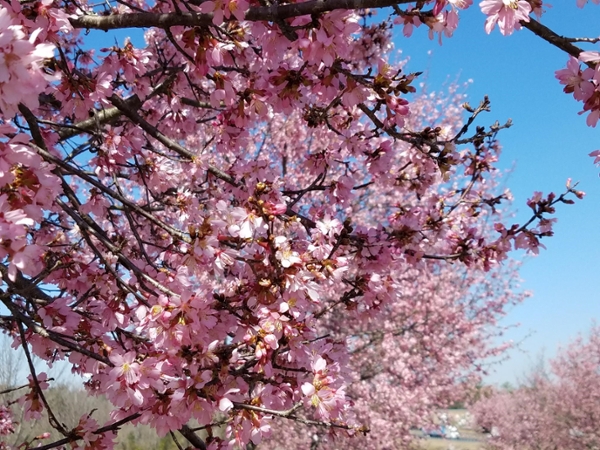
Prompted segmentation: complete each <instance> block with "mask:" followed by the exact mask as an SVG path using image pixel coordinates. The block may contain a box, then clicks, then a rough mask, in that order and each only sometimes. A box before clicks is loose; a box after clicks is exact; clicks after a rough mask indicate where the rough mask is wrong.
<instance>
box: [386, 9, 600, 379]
mask: <svg viewBox="0 0 600 450" xmlns="http://www.w3.org/2000/svg"><path fill="white" fill-rule="evenodd" d="M475 3H476V4H477V3H478V2H477V1H476V2H475ZM552 3H553V7H552V8H548V11H547V13H546V14H545V15H544V16H543V17H542V23H544V24H545V25H547V26H549V27H550V28H552V29H553V30H554V31H556V32H557V33H558V34H562V35H565V36H569V37H582V36H588V37H594V36H598V35H600V7H599V6H595V5H593V4H592V5H588V6H586V7H585V8H584V9H578V8H576V6H575V0H560V1H555V2H552ZM484 19H485V16H484V15H483V14H482V13H481V12H480V11H479V8H478V7H477V6H476V5H474V6H473V7H472V8H471V9H470V10H468V11H466V12H463V14H462V15H461V23H460V25H459V28H458V30H457V31H456V32H455V35H454V36H453V37H452V38H450V39H446V38H445V39H444V41H443V45H442V46H440V45H439V44H438V42H437V39H436V40H434V41H430V40H429V39H428V36H427V29H426V28H425V27H421V28H419V29H417V30H415V33H414V34H413V36H412V37H411V38H408V39H407V38H404V37H403V36H402V35H401V30H400V29H399V28H398V29H397V30H396V33H395V34H396V37H395V39H394V42H395V45H396V48H397V49H401V50H402V54H403V56H405V57H410V62H409V63H408V67H407V70H408V71H411V72H415V71H422V70H427V71H428V85H429V89H430V90H435V89H439V88H440V87H441V86H442V83H443V82H444V81H447V80H448V79H455V78H456V76H457V75H460V80H461V81H466V80H468V79H472V80H473V83H472V85H471V87H470V88H469V90H468V92H467V93H468V95H469V99H470V102H471V104H473V105H476V104H477V103H478V101H479V100H480V99H481V98H482V97H483V95H488V96H489V97H490V99H491V102H492V112H491V113H488V114H486V116H485V117H484V118H483V120H481V121H480V123H481V124H483V123H484V121H485V122H486V123H492V122H493V121H495V120H496V119H497V120H499V121H500V122H501V123H503V122H504V121H505V120H506V119H508V118H512V119H513V122H514V126H513V127H512V128H510V129H509V130H505V131H503V132H502V134H501V135H500V141H501V143H502V145H503V149H504V150H503V153H502V159H501V166H502V167H504V168H510V167H512V165H513V164H515V170H514V171H513V173H512V174H511V175H510V177H509V179H508V181H507V186H508V187H509V188H510V189H511V190H512V192H513V194H514V197H515V201H514V206H515V208H517V217H516V219H515V220H519V219H521V220H522V219H523V218H524V217H525V215H526V214H527V213H528V208H527V206H526V205H525V201H526V199H527V198H528V197H529V196H530V195H531V194H532V193H533V191H536V190H541V191H543V192H544V193H548V192H550V191H554V192H557V193H560V192H562V189H563V187H564V184H565V181H566V179H567V178H569V177H570V178H572V179H573V180H574V181H579V182H580V184H579V188H580V189H582V190H583V191H585V192H586V194H587V195H586V197H585V199H584V200H583V201H578V202H577V203H576V204H575V205H561V206H560V207H559V208H558V212H557V215H556V217H557V218H558V223H557V225H556V227H555V236H554V237H552V238H548V239H546V240H544V241H543V243H544V244H545V245H546V247H547V250H545V251H542V252H541V253H540V256H538V257H537V258H528V259H527V260H526V262H525V264H524V265H523V268H522V270H521V276H522V278H523V279H524V283H523V287H524V288H525V289H527V290H532V291H533V293H534V297H533V298H530V299H528V300H527V301H526V302H525V303H524V304H522V305H520V306H518V307H516V308H514V309H513V310H511V312H510V313H509V315H508V316H507V317H506V319H505V320H504V323H505V324H513V323H520V324H521V326H520V327H519V328H518V329H515V330H511V331H510V332H509V333H508V334H507V335H506V336H505V337H507V338H508V339H513V340H514V341H522V342H521V343H520V345H519V348H518V349H515V350H514V351H512V352H511V353H510V356H511V358H510V359H509V360H507V361H504V362H502V363H501V364H499V365H497V366H495V373H494V374H492V375H491V376H489V377H488V379H487V381H488V382H492V383H503V382H505V381H508V382H511V383H514V382H515V381H516V380H517V379H518V377H519V376H521V375H522V374H523V373H524V372H525V371H526V370H528V369H529V368H530V367H531V366H532V365H533V364H534V363H535V362H536V361H537V360H538V357H539V355H540V354H541V353H542V352H543V353H544V355H545V356H546V357H551V356H552V355H553V354H555V352H556V349H557V347H558V346H559V345H560V344H565V343H567V342H568V341H569V339H571V338H572V337H574V336H575V335H576V334H577V333H579V332H585V331H586V330H587V329H588V328H589V327H590V325H591V323H592V321H593V320H594V319H595V320H600V293H599V290H598V281H599V280H600V274H599V272H600V270H599V269H600V178H599V177H598V174H599V173H600V168H598V167H595V166H594V165H593V164H592V158H590V157H589V156H588V153H589V152H591V151H593V150H596V149H600V128H590V127H588V126H586V124H585V115H583V116H579V115H578V114H577V113H578V112H579V111H580V110H581V109H582V104H581V103H578V102H576V101H575V100H574V99H573V98H572V97H571V96H568V95H566V94H564V93H563V92H562V87H561V86H560V85H559V83H558V81H557V80H556V79H555V78H554V71H555V70H557V69H561V68H563V67H564V66H565V65H566V61H567V58H568V57H567V55H566V54H564V53H563V52H561V51H560V50H558V49H556V48H555V47H552V46H551V45H550V44H548V43H546V42H545V41H542V40H541V39H540V38H538V37H537V36H535V35H533V34H532V33H531V32H529V31H528V30H526V29H523V30H521V31H519V32H515V33H514V34H513V35H512V36H506V37H505V36H502V35H501V34H500V33H499V31H498V30H497V29H496V30H494V32H493V33H492V34H491V35H487V34H486V33H485V32H484V30H483V23H484ZM592 48H593V47H588V49H592ZM594 49H595V50H600V46H599V45H598V44H596V46H595V48H594ZM430 51H431V54H429V52H430ZM524 338H525V339H524ZM523 339H524V340H523Z"/></svg>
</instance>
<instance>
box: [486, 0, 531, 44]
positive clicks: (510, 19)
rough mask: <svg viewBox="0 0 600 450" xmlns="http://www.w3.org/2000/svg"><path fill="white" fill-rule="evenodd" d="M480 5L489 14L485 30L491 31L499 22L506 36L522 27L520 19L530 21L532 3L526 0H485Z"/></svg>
mask: <svg viewBox="0 0 600 450" xmlns="http://www.w3.org/2000/svg"><path fill="white" fill-rule="evenodd" d="M479 7H480V8H481V11H482V12H483V13H484V14H486V15H487V16H488V18H487V19H486V21H485V31H486V32H487V33H488V34H489V33H491V32H492V30H493V29H494V26H495V25H496V23H498V27H499V28H500V32H501V33H502V34H503V35H505V36H508V35H510V34H512V32H513V31H514V30H518V29H520V28H521V25H520V24H519V21H520V20H522V21H524V22H529V13H530V12H531V5H530V4H529V3H528V2H526V1H524V0H483V1H482V2H481V3H479Z"/></svg>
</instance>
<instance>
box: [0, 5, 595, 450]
mask: <svg viewBox="0 0 600 450" xmlns="http://www.w3.org/2000/svg"><path fill="white" fill-rule="evenodd" d="M584 3H585V2H584ZM470 6H472V2H470V1H459V0H455V1H445V0H437V1H435V2H433V1H420V2H417V3H416V4H414V2H413V3H411V2H408V1H405V0H400V1H387V0H361V1H358V0H343V1H341V0H327V1H307V2H297V3H278V2H275V3H272V2H270V1H269V0H265V1H252V2H247V1H246V0H230V1H216V0H215V1H212V0H209V1H197V0H190V1H186V2H179V1H176V0H175V1H171V2H167V1H160V2H148V3H146V2H144V1H133V2H127V1H124V0H123V1H119V2H117V3H115V4H114V5H110V4H107V5H106V6H104V5H94V4H87V3H85V2H79V1H73V0H65V1H60V0H56V1H50V0H42V1H39V2H27V1H24V2H16V1H15V2H12V3H8V2H6V1H4V0H1V1H0V22H1V24H2V26H0V90H1V93H0V94H1V95H0V111H1V112H0V212H1V214H0V253H1V256H0V257H1V258H2V261H1V262H0V275H1V277H2V291H1V295H0V300H1V301H2V304H3V305H4V306H3V307H4V309H3V312H2V315H1V316H0V326H1V327H2V329H3V331H4V332H6V333H7V334H8V335H9V336H11V337H12V338H13V340H14V345H15V346H22V347H23V350H24V352H25V356H26V358H27V361H28V366H29V371H30V378H29V382H28V386H27V387H26V388H24V389H25V390H26V391H27V392H26V393H25V394H24V395H23V397H22V403H23V405H24V406H25V410H26V411H25V416H26V418H27V417H31V418H37V417H40V415H41V412H42V411H44V410H45V411H46V412H47V414H48V417H49V426H51V427H52V428H54V429H56V430H57V431H58V432H59V433H60V434H61V435H62V436H64V438H62V439H60V440H58V441H54V442H49V443H44V444H42V446H41V447H38V448H42V449H46V448H54V447H59V446H64V445H65V444H70V445H72V446H74V447H83V448H97V449H101V448H111V446H112V445H113V439H114V436H115V434H116V433H117V431H118V429H119V427H120V426H121V425H122V424H125V423H130V422H131V423H134V424H150V425H151V426H153V427H154V428H156V430H157V431H158V432H159V433H160V434H161V435H164V434H167V433H169V432H175V431H177V432H179V433H180V434H181V435H183V437H184V438H185V439H186V440H187V441H188V442H189V444H190V445H191V446H193V447H195V448H201V449H204V448H225V447H232V446H240V447H241V446H244V445H246V444H249V443H250V442H252V443H253V444H254V445H256V444H258V443H260V441H261V439H262V438H263V437H266V436H268V435H269V434H270V433H271V428H272V424H273V423H274V420H275V419H277V420H278V422H277V423H278V424H279V425H278V427H284V426H285V425H282V421H283V422H286V423H292V424H293V423H302V424H304V425H311V426H319V427H320V429H321V430H327V432H328V433H336V434H338V435H341V436H343V435H344V433H345V435H360V434H363V433H365V432H367V430H368V428H369V427H370V426H373V427H375V426H377V423H378V422H381V421H382V420H384V418H387V419H392V420H396V419H397V420H399V421H400V423H399V424H398V427H397V428H396V429H395V431H394V433H397V434H395V435H394V436H390V435H385V434H382V435H380V436H377V437H375V438H374V439H375V441H374V442H376V443H377V442H379V443H382V442H383V440H388V441H391V440H398V439H400V440H401V439H403V438H404V436H405V433H406V430H407V427H408V426H410V425H411V424H413V423H416V422H418V420H419V418H422V416H423V415H424V414H426V413H427V411H429V409H428V408H430V407H431V405H432V404H433V403H434V402H438V401H440V402H443V401H445V400H446V401H448V400H450V399H451V393H450V391H451V388H454V387H455V386H456V385H457V383H458V384H460V382H461V380H460V379H459V380H458V381H457V380H456V378H457V377H458V378H461V377H462V378H463V380H462V381H464V382H465V383H466V384H468V383H469V380H470V378H471V377H472V376H473V372H474V371H476V370H477V368H478V366H477V364H478V361H479V360H480V358H483V357H486V356H488V355H490V354H493V353H495V352H496V351H498V350H497V349H494V348H491V347H489V346H488V345H486V344H487V343H488V340H487V339H486V338H487V337H490V336H491V335H493V334H494V333H496V332H497V331H494V330H493V328H490V327H492V326H493V325H494V323H495V320H496V318H497V317H498V316H499V315H501V314H502V313H503V311H504V306H505V305H506V304H508V303H510V302H514V301H518V300H519V298H520V296H519V294H514V293H513V292H512V291H511V289H512V287H511V286H510V283H509V284H506V283H503V282H502V277H501V276H500V275H499V274H501V273H502V271H503V270H505V269H503V266H502V264H504V267H510V266H509V263H508V261H509V254H510V252H511V251H513V250H515V249H525V250H528V251H530V252H533V253H537V252H538V251H539V248H540V247H541V246H542V244H541V242H540V240H541V239H542V238H544V237H547V236H551V235H552V224H553V222H554V221H555V219H554V218H551V215H552V214H553V213H554V212H555V206H556V205H557V204H558V203H572V202H573V197H579V198H581V197H582V196H583V193H582V192H580V191H577V190H576V189H575V187H574V186H571V185H570V183H567V187H566V191H565V193H564V194H561V195H556V194H554V193H550V194H547V195H543V194H542V193H539V192H536V193H534V194H533V196H532V197H531V199H530V200H529V201H528V206H529V207H530V209H531V218H530V219H529V220H528V221H526V222H525V223H523V224H513V225H508V224H507V220H508V216H507V214H506V211H505V209H506V208H505V206H504V205H505V204H506V202H507V200H509V199H510V194H509V193H508V192H502V191H500V190H499V189H498V186H497V184H498V177H499V176H500V175H499V172H498V171H497V169H495V163H496V162H497V158H498V155H499V150H500V148H499V144H498V141H497V134H498V133H499V132H500V131H501V130H502V129H504V128H506V127H508V126H510V123H506V124H499V123H495V124H493V125H491V126H488V127H486V126H480V125H475V121H476V120H478V117H479V116H480V115H481V114H482V113H484V112H486V111H488V110H489V109H490V101H489V100H488V99H487V98H486V99H483V100H482V101H481V102H480V103H479V104H478V105H477V106H476V107H472V106H471V105H469V104H468V103H464V98H463V97H462V96H461V95H460V94H459V93H458V92H457V91H456V90H455V88H453V89H454V90H452V89H451V91H450V93H449V94H448V95H449V97H444V96H438V97H435V96H425V95H423V94H420V93H417V92H416V88H415V86H414V85H415V84H416V83H415V80H416V79H417V77H418V74H416V73H407V72H405V71H404V70H403V66H402V63H393V62H390V58H389V51H390V49H391V43H390V27H392V26H394V24H395V25H400V26H404V32H405V34H406V35H409V34H410V33H411V32H413V31H414V30H413V29H414V28H416V27H418V26H420V25H425V26H426V27H427V28H428V29H429V31H430V33H431V34H432V35H433V34H435V33H438V34H439V35H440V36H441V35H442V34H443V35H446V36H450V35H451V34H452V31H453V30H454V28H455V27H456V26H457V24H458V13H459V10H461V9H465V8H468V7H470ZM480 6H481V9H482V11H483V12H484V13H485V14H486V15H487V16H488V19H487V22H486V27H487V29H488V31H492V29H493V27H494V26H495V25H496V24H497V25H498V26H499V28H500V31H501V32H502V33H504V34H510V33H511V32H513V31H514V30H516V29H519V28H520V27H523V28H526V29H528V30H530V31H532V32H534V33H535V34H537V35H539V36H540V37H541V38H543V39H545V40H547V41H548V42H550V43H552V44H553V45H556V46H558V47H559V48H561V49H562V50H564V51H566V52H567V53H569V54H570V55H571V56H572V58H578V59H571V60H570V62H569V66H568V69H566V70H567V72H564V71H563V72H559V73H558V74H557V77H558V78H559V80H560V81H561V82H562V83H563V84H564V85H565V90H566V91H567V92H569V93H573V94H574V96H575V98H576V99H577V100H579V101H583V102H584V111H586V112H589V115H588V123H589V124H590V125H592V126H593V125H595V123H596V120H597V119H596V120H595V119H594V117H597V115H598V110H599V108H600V107H599V104H598V102H597V99H598V98H600V94H599V93H598V92H599V91H598V89H599V88H598V83H599V79H598V71H597V70H596V67H597V66H598V64H597V55H596V54H595V53H594V52H591V51H586V52H582V51H581V49H579V48H578V47H576V46H575V43H577V42H583V43H590V42H592V41H593V40H591V39H588V40H573V39H568V38H563V37H560V36H558V35H557V34H556V33H554V32H552V31H551V30H549V29H547V28H545V27H544V26H543V25H541V24H540V23H539V22H537V21H536V20H535V19H533V18H532V17H530V16H529V14H530V13H535V14H537V15H538V17H539V16H540V15H541V12H542V5H541V3H540V2H536V1H529V2H525V1H519V2H517V1H508V0H503V1H484V2H482V3H481V5H480ZM578 6H583V5H582V2H578ZM384 7H390V8H392V9H391V10H390V11H389V12H390V16H389V18H388V19H387V20H385V21H383V22H381V23H374V22H373V21H372V19H370V18H369V13H368V9H372V8H384ZM133 28H144V29H145V32H144V37H145V42H146V46H145V47H144V48H136V47H135V46H134V45H133V44H132V43H131V42H130V41H126V42H124V43H123V44H122V45H121V44H115V45H113V46H112V47H106V48H102V49H99V50H89V47H87V46H86V45H85V44H86V33H85V30H90V29H99V30H114V29H133ZM581 64H583V65H585V66H587V67H588V68H589V70H588V68H586V69H585V70H582V69H581ZM461 104H462V106H460V105H461ZM461 283H462V284H461ZM33 355H37V356H38V357H40V358H42V359H44V360H46V361H47V362H48V364H50V365H51V364H54V363H55V362H57V361H66V362H68V363H69V364H70V365H71V366H72V371H73V372H74V373H77V374H81V375H83V376H85V377H86V378H87V382H86V388H87V391H88V392H89V393H90V395H94V394H104V395H106V396H107V397H108V399H109V400H110V401H111V403H112V404H113V405H114V411H113V413H112V419H111V421H110V422H109V423H106V424H103V423H98V422H97V421H96V419H95V418H94V416H93V414H91V413H90V414H88V415H84V416H82V417H81V419H80V420H79V423H78V424H77V425H75V426H74V427H72V426H67V425H65V424H63V423H61V422H60V421H59V420H58V419H57V418H56V415H55V414H54V413H53V411H52V408H51V405H50V404H49V403H48V401H47V399H46V397H45V395H44V390H45V389H46V388H47V386H48V380H47V377H46V375H45V373H43V372H39V371H38V370H37V369H36V367H35V366H34V365H33V362H32V357H33ZM379 360H381V361H382V364H379V363H378V361H379ZM435 364H439V366H437V367H438V368H437V369H436V370H434V367H433V366H434V365H435ZM440 368H443V370H444V371H446V374H444V375H441V376H440V375H439V374H438V373H436V371H439V369H440ZM375 385H377V386H379V387H378V388H375V387H374V386H375ZM382 386H383V387H385V388H382ZM388 387H389V389H388V394H389V395H394V396H399V397H398V400H397V401H405V404H406V406H405V407H401V406H398V407H387V408H384V407H382V406H381V405H382V404H383V403H384V402H383V400H385V399H384V398H383V397H382V396H384V395H386V391H385V389H387V388H388ZM381 389H384V390H383V391H381ZM377 392H379V393H378V394H377ZM378 396H379V397H378ZM411 398H412V401H410V402H409V401H408V399H411ZM371 400H373V401H371ZM367 405H375V406H374V407H371V406H367ZM377 405H379V406H377ZM2 411H3V412H2V416H1V417H2V421H3V422H2V423H3V424H4V425H2V427H3V428H2V430H3V432H10V417H8V413H7V412H6V411H4V410H2ZM393 418H396V419H393ZM192 421H195V422H197V423H199V424H200V427H199V428H198V427H196V428H194V426H193V425H191V424H192V423H193V422H192ZM223 427H225V428H226V429H225V430H224V432H223V433H221V428H223ZM380 429H381V428H380ZM4 430H8V431H4ZM200 431H201V432H202V433H199V432H200ZM217 431H218V432H217ZM201 435H202V436H203V439H201V438H200V436H201ZM317 439H318V440H319V442H321V440H322V433H321V434H318V435H317ZM377 439H380V441H377ZM374 445H380V444H378V443H377V444H374Z"/></svg>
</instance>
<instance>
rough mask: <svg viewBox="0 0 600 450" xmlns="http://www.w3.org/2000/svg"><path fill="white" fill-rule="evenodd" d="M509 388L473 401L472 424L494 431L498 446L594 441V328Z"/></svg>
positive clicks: (598, 422)
mask: <svg viewBox="0 0 600 450" xmlns="http://www.w3.org/2000/svg"><path fill="white" fill-rule="evenodd" d="M550 369H551V370H550V372H549V373H548V374H545V373H534V374H533V375H532V376H530V377H529V380H528V381H527V383H526V384H525V385H523V386H521V387H519V388H517V389H515V390H512V391H497V392H495V393H494V394H493V395H491V396H490V397H488V398H485V399H483V400H481V401H480V402H478V403H477V404H475V405H474V407H473V410H472V411H473V413H474V415H475V418H476V421H477V423H478V424H479V425H480V426H482V427H484V428H485V429H486V430H489V431H491V430H492V429H493V430H494V433H492V435H491V438H490V444H491V445H492V447H493V448H498V449H515V448H519V449H566V450H570V449H573V450H575V449H582V448H589V449H592V448H597V447H598V446H599V445H600V431H599V430H600V428H599V427H600V327H598V326H597V325H595V326H594V327H592V329H591V331H590V333H589V336H588V337H586V338H584V337H581V336H580V337H578V338H577V339H576V340H574V341H573V342H572V343H571V344H569V346H568V347H567V348H565V349H563V350H561V351H560V352H559V354H558V356H557V357H556V358H555V359H553V360H552V361H551V362H550Z"/></svg>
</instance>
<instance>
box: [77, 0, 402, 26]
mask: <svg viewBox="0 0 600 450" xmlns="http://www.w3.org/2000/svg"><path fill="white" fill-rule="evenodd" d="M412 1H413V0H325V1H323V0H313V1H308V2H302V3H295V4H288V5H272V6H257V7H254V8H250V9H249V10H248V12H246V16H245V20H247V21H250V22H260V21H266V22H277V21H280V20H283V19H290V18H293V17H299V16H307V15H313V14H321V13H326V12H330V11H335V10H337V9H347V10H355V9H372V8H386V7H389V6H394V5H400V4H405V3H411V2H412ZM69 20H70V22H71V25H72V26H73V27H74V28H85V29H97V30H104V31H108V30H115V29H120V28H150V27H158V28H165V29H166V28H170V27H174V26H187V27H195V26H210V25H212V24H213V22H212V20H213V14H199V13H193V12H187V13H176V12H173V13H151V12H147V13H128V14H115V15H110V16H94V15H87V16H80V17H77V18H74V19H69ZM232 20H235V18H232Z"/></svg>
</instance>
